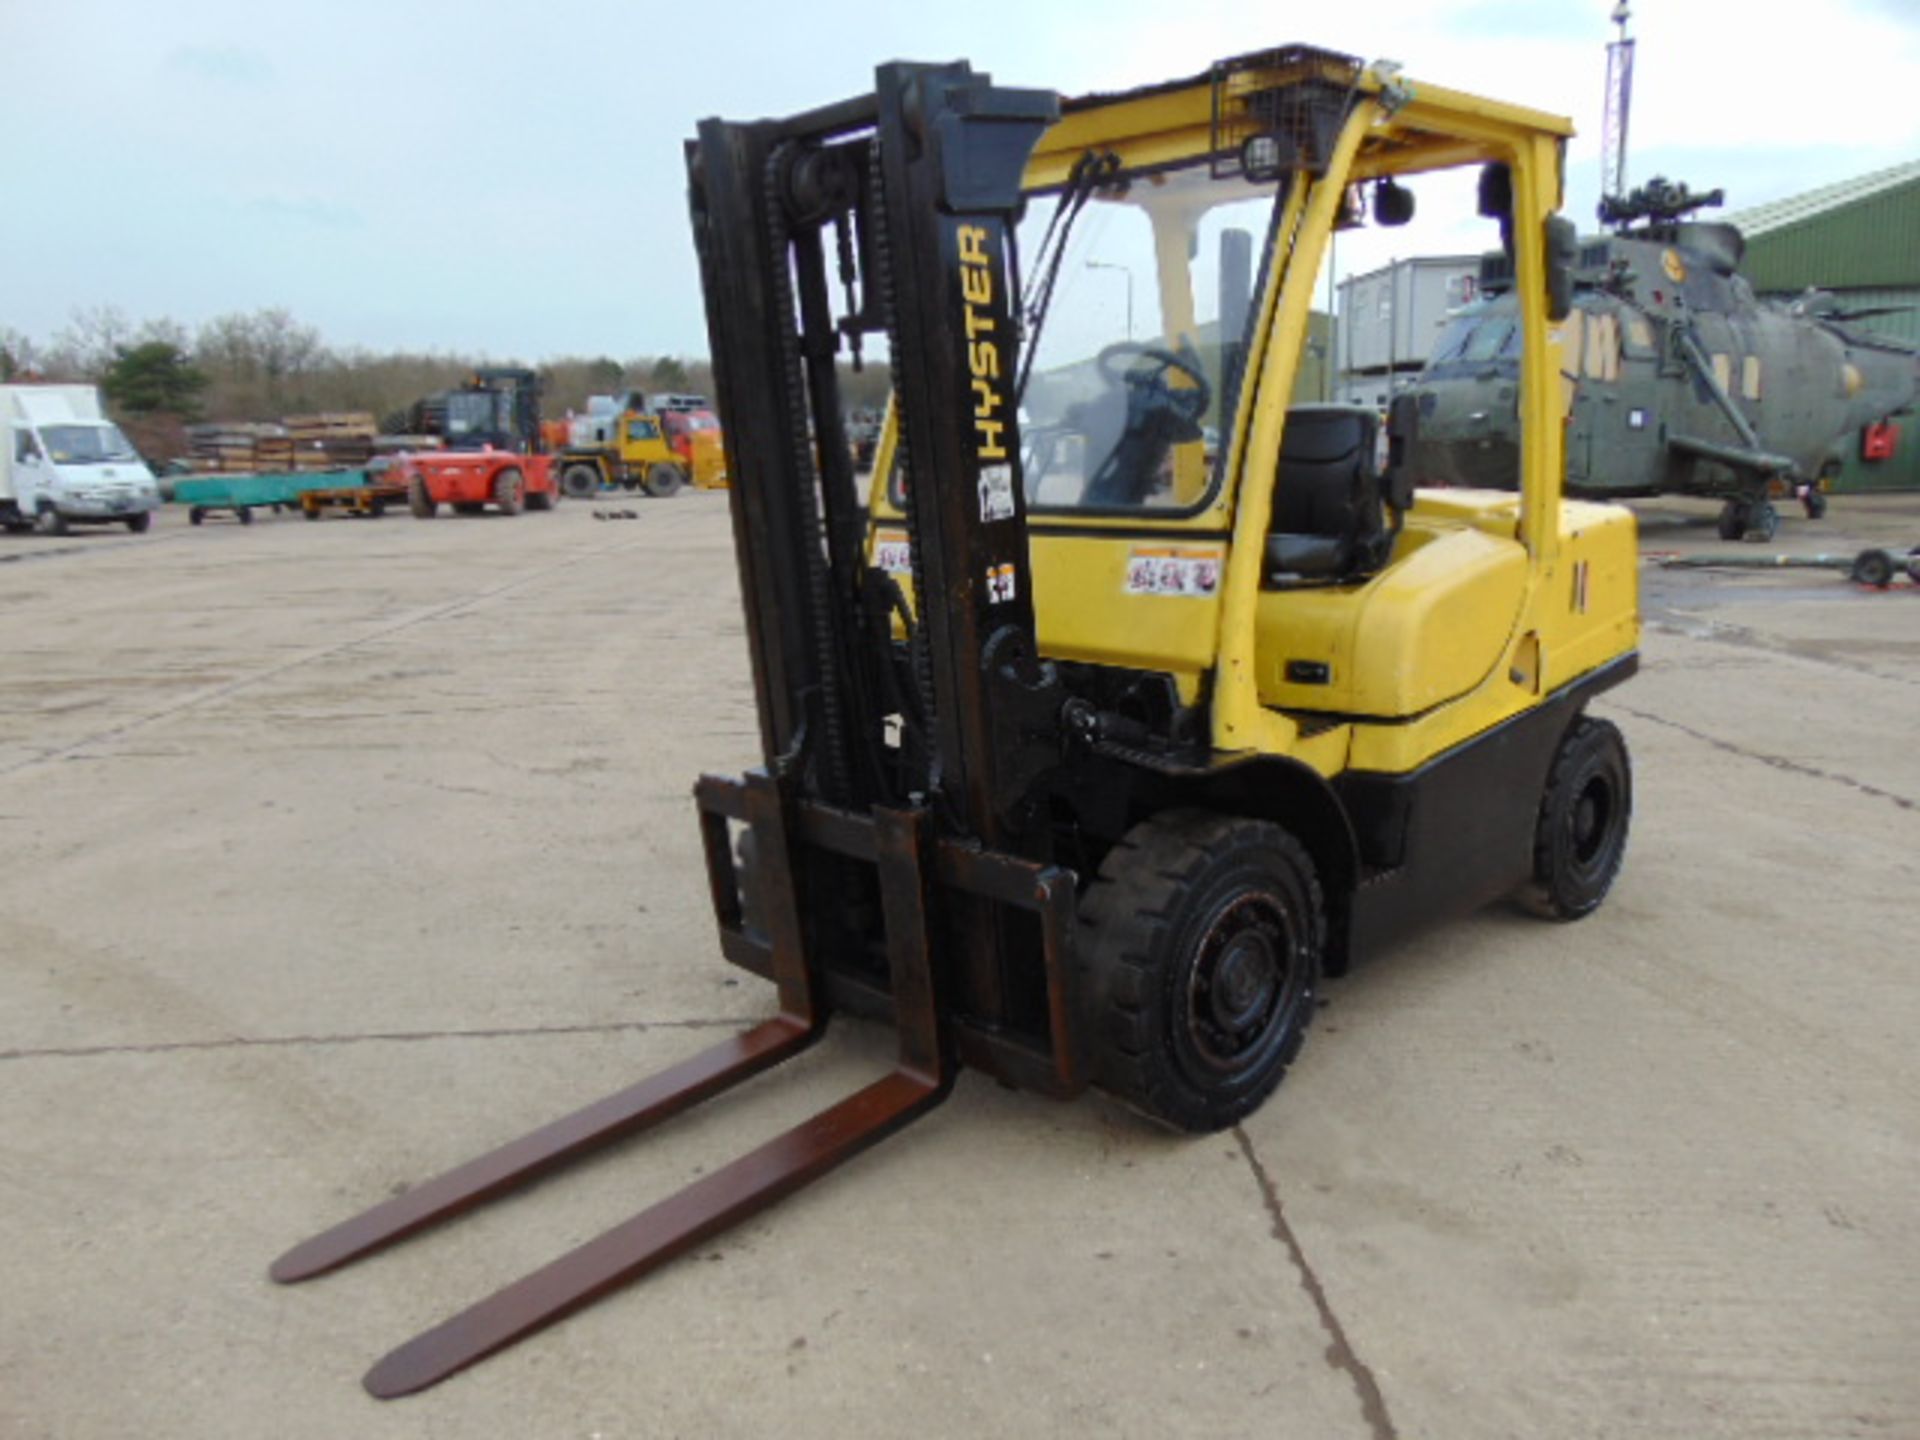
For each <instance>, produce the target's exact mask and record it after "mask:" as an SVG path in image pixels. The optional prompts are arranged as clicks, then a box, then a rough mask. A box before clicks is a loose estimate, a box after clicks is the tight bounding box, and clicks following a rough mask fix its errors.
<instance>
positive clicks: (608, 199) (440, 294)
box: [0, 0, 1920, 360]
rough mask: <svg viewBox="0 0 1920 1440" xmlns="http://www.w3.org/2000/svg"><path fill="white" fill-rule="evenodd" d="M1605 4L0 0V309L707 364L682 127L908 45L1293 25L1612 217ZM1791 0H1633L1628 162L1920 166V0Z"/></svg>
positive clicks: (1713, 176) (1698, 175) (13, 313)
mask: <svg viewBox="0 0 1920 1440" xmlns="http://www.w3.org/2000/svg"><path fill="white" fill-rule="evenodd" d="M1610 8H1611V4H1610V0H1479V3H1448V0H1371V3H1365V4H1360V3H1353V4H1345V5H1327V4H1318V5H1311V6H1309V5H1298V6H1288V5H1253V4H1248V3H1245V0H1231V3H1215V0H1162V3H1158V4H1147V3H1141V0H1016V3H1008V0H969V3H967V4H965V5H954V6H939V5H933V4H925V3H915V4H898V5H895V4H881V3H877V0H866V3H847V0H777V3H769V0H712V3H709V4H704V5H703V4H679V5H665V4H658V3H654V4H611V3H601V4H590V3H579V0H547V3H545V4H535V5H529V4H526V3H524V0H521V3H512V4H508V3H497V0H458V3H445V4H442V3H414V0H378V3H374V0H325V3H322V0H169V3H165V4H154V3H152V0H0V73H4V75H5V79H4V81H0V143H4V146H5V163H4V164H0V194H4V196H5V197H6V205H5V216H4V219H3V220H0V328H3V327H8V326H11V327H12V328H14V329H17V330H21V331H24V332H25V333H26V334H28V335H29V336H32V337H34V338H35V339H38V340H43V341H44V340H46V339H48V338H49V337H50V336H51V335H52V334H53V332H54V331H56V330H58V329H59V328H60V327H61V326H62V325H63V324H64V323H65V322H66V320H67V317H68V315H69V313H70V312H71V311H72V310H73V309H74V308H75V307H77V306H83V305H98V304H111V305H116V306H119V307H120V308H121V309H123V310H125V311H126V312H127V313H128V314H129V315H130V316H132V317H133V318H134V319H136V320H139V319H144V318H148V317H159V316H171V317H172V318H174V319H176V320H178V321H181V322H183V323H185V324H187V325H189V326H193V325H196V324H198V323H199V322H201V321H203V320H205V319H207V318H208V317H210V316H213V315H216V314H220V313H222V312H227V311H233V310H253V309H256V308H259V307H261V306H268V305H280V306H286V307H287V308H289V309H291V310H292V311H293V312H294V313H295V315H296V316H298V317H299V318H300V319H301V320H303V321H305V322H307V323H309V324H313V325H316V326H318V327H319V328H320V330H321V331H322V333H323V334H324V335H325V336H326V338H327V339H328V341H330V342H331V343H333V344H335V345H340V346H351V345H366V346H370V347H375V348H388V347H395V348H416V349H457V350H462V351H480V352H485V353H488V354H491V355H493V356H495V357H499V358H506V357H509V356H511V357H517V358H521V359H526V360H538V359H542V358H546V357H549V356H554V355H559V354H602V353H604V354H608V355H612V356H614V357H617V358H622V359H624V358H628V357H631V356H634V355H641V354H659V353H663V352H668V353H680V354H687V355H694V354H702V353H704V352H705V350H706V348H707V347H706V331H705V325H704V322H703V320H702V314H701V306H700V298H699V282H698V277H697V274H696V271H695V265H694V259H693V253H692V246H691V243H690V241H689V239H688V230H687V221H686V211H685V201H684V197H683V193H682V188H683V182H682V170H681V159H680V143H681V140H682V139H683V138H684V137H685V136H687V135H688V134H689V133H691V129H692V126H693V124H694V122H695V121H696V120H698V119H699V118H701V117H703V116H707V115H714V114H719V115H724V116H727V117H729V118H736V119H744V118H750V117H753V116H757V115H765V114H782V113H786V112H790V111H794V110H798V109H803V108H807V107H810V106H813V105H816V104H819V103H822V102H825V101H828V100H833V99H839V98H842V97H844V96H846V95H849V94H852V93H854V92H856V91H858V90H861V89H864V88H868V87H869V86H870V85H871V80H872V66H873V64H874V63H875V62H877V61H880V60H885V59H893V58H908V59H928V60H945V59H952V58H966V59H970V60H972V61H973V62H974V64H975V66H976V67H978V68H985V69H990V70H991V71H992V72H993V73H994V75H995V76H996V78H998V79H999V80H1001V81H1002V82H1005V83H1010V84H1019V85H1033V86H1046V87H1051V88H1054V89H1057V90H1061V91H1063V92H1065V93H1068V94H1074V93H1079V92H1083V91H1087V90H1096V89H1098V90H1109V89H1116V88H1123V87H1126V86H1129V85H1134V84H1140V83H1144V82H1148V81H1153V80H1159V79H1165V78H1169V77H1171V76H1175V75H1180V74H1186V73H1191V72H1195V71H1198V70H1201V69H1203V68H1204V67H1205V66H1206V65H1207V64H1209V63H1210V62H1211V61H1213V60H1215V59H1217V58H1221V57H1224V56H1228V55H1233V54H1238V53H1241V52H1244V51H1248V50H1253V49H1258V48H1262V47H1264V46H1268V45H1271V44H1275V43H1280V42H1285V41H1294V40H1299V41H1307V42H1311V43H1316V44H1321V45H1325V46H1328V47H1330V48H1334V49H1340V50H1345V51H1348V52H1351V53H1355V54H1360V55H1363V56H1365V57H1368V58H1379V57H1386V58H1391V59H1396V60H1399V61H1401V62H1403V63H1404V65H1405V66H1406V69H1407V73H1408V74H1409V75H1410V76H1412V77H1414V78H1415V79H1418V78H1421V77H1425V78H1427V79H1430V80H1432V81H1434V82H1435V83H1440V84H1446V85H1451V86H1456V87H1458V88H1462V89H1467V90H1475V91H1479V92H1481V93H1484V94H1488V95H1493V96H1497V97H1499V98H1502V99H1510V100H1515V101H1519V102H1523V103H1528V104H1532V105H1536V106H1539V107H1540V108H1542V109H1546V110H1551V111H1555V112H1558V113H1562V114H1568V115H1571V116H1572V117H1573V119H1574V121H1575V123H1576V124H1577V125H1578V127H1579V130H1580V135H1579V137H1578V138H1577V139H1576V140H1575V141H1574V144H1573V149H1572V151H1571V156H1570V162H1571V163H1570V168H1569V202H1570V204H1569V208H1570V211H1571V213H1572V214H1573V215H1574V216H1575V218H1576V219H1577V220H1578V221H1579V222H1580V223H1581V225H1582V227H1583V228H1587V227H1590V226H1591V224H1592V217H1593V204H1594V200H1595V197H1596V190H1597V175H1598V157H1597V150H1596V145H1597V138H1598V132H1599V121H1600V103H1601V93H1602V88H1603V81H1604V47H1605V44H1606V41H1607V39H1608V38H1609V35H1610V31H1611V27H1610V26H1609V24H1608V21H1607V16H1608V12H1609V10H1610ZM1785 13H1788V12H1786V11H1785V9H1784V7H1764V6H1743V7H1735V6H1729V5H1726V4H1723V3H1714V0H1639V3H1636V5H1635V16H1634V22H1633V28H1634V32H1635V34H1636V36H1637V37H1638V39H1639V42H1640V43H1639V57H1638V64H1637V73H1636V80H1635V89H1634V97H1633V126H1632V139H1633V151H1634V153H1633V158H1632V160H1631V162H1630V167H1631V173H1632V177H1633V178H1634V179H1636V180H1643V179H1645V178H1646V177H1647V176H1649V175H1651V174H1653V173H1655V172H1661V173H1665V174H1667V175H1669V176H1679V177H1682V178H1685V179H1686V180H1688V181H1689V182H1691V183H1692V184H1693V185H1694V186H1695V187H1696V188H1701V189H1705V188H1710V187H1712V186H1715V185H1720V186H1724V187H1725V188H1726V190H1727V192H1728V202H1729V207H1730V208H1738V207H1741V206H1745V205H1751V204H1758V203H1760V202H1762V201H1765V200H1770V199H1774V198H1777V197H1779V196H1782V195H1788V194H1792V193H1795V192H1796V191H1799V190H1804V189H1808V188H1811V187H1813V186H1817V185H1821V184H1825V183H1828V182H1830V181H1833V180H1838V179H1844V178H1846V177H1848V176H1850V175H1855V174H1859V173H1861V172H1863V171H1866V170H1871V169H1875V168H1878V167H1881V166H1885V165H1890V164H1895V163H1898V162H1900V161H1903V160H1908V159H1913V158H1915V157H1916V156H1920V103H1916V101H1915V97H1916V96H1917V95H1920V0H1826V3H1823V4H1821V5H1819V6H1806V7H1801V8H1800V9H1799V11H1798V12H1797V13H1798V14H1799V15H1801V16H1802V17H1804V18H1803V19H1802V21H1801V23H1800V26H1799V28H1797V29H1792V30H1789V29H1787V28H1784V27H1783V26H1782V24H1781V23H1780V21H1779V19H1778V18H1777V17H1780V16H1781V15H1783V14H1785ZM1729 14H1733V15H1738V16H1739V17H1740V19H1739V22H1738V24H1737V26H1734V27H1729V26H1727V25H1726V24H1724V23H1722V21H1721V19H1720V18H1718V17H1724V16H1727V15H1729ZM1428 208H1429V210H1431V208H1432V207H1431V206H1430V207H1428ZM1435 218H1437V217H1435ZM1424 228H1425V227H1423V229H1424ZM1370 243H1371V242H1366V243H1356V244H1355V245H1353V246H1351V247H1349V255H1350V256H1351V259H1352V260H1353V261H1354V262H1355V263H1364V262H1366V261H1368V260H1369V259H1371V258H1372V255H1373V252H1371V251H1370V250H1369V249H1368V245H1369V244H1370ZM1380 243H1381V244H1383V245H1392V244H1395V243H1399V244H1401V245H1404V240H1401V241H1398V242H1395V241H1391V240H1388V239H1387V238H1385V237H1381V241H1380ZM1480 243H1482V242H1480V241H1478V240H1476V241H1474V242H1473V243H1471V244H1468V245H1467V246H1466V247H1465V248H1469V249H1471V248H1478V247H1479V245H1480ZM1346 259H1348V257H1347V256H1343V261H1344V260H1346ZM1343 268H1346V267H1345V265H1344V264H1343Z"/></svg>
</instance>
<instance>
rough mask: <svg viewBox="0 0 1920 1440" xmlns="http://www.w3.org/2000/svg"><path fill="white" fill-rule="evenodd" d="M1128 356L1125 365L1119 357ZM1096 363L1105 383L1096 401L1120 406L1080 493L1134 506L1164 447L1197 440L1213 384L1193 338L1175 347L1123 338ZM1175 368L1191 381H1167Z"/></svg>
mask: <svg viewBox="0 0 1920 1440" xmlns="http://www.w3.org/2000/svg"><path fill="white" fill-rule="evenodd" d="M1122 360H1126V361H1128V362H1129V363H1127V364H1126V365H1125V366H1122V365H1121V364H1120V362H1121V361H1122ZM1095 367H1096V368H1097V369H1098V371H1099V373H1100V377H1101V378H1102V379H1103V380H1105V381H1106V382H1107V385H1108V386H1109V389H1108V392H1107V394H1108V396H1110V397H1112V398H1111V399H1103V400H1101V401H1100V402H1098V408H1099V409H1100V410H1102V411H1118V412H1121V413H1118V414H1114V415H1113V416H1112V417H1111V419H1110V420H1109V422H1108V423H1109V425H1112V421H1113V420H1117V421H1118V422H1119V423H1118V424H1117V425H1112V429H1111V431H1110V432H1109V433H1113V434H1114V438H1113V440H1112V441H1110V442H1108V443H1109V444H1110V446H1111V448H1110V449H1108V450H1106V451H1105V452H1104V454H1105V458H1104V459H1103V460H1102V461H1101V462H1100V465H1099V468H1098V469H1097V470H1096V471H1095V472H1094V474H1093V475H1092V476H1090V477H1089V478H1088V481H1087V488H1086V491H1085V492H1084V495H1083V501H1082V503H1084V504H1089V505H1138V504H1141V503H1143V502H1144V501H1145V499H1146V496H1147V494H1148V493H1149V491H1150V490H1151V487H1152V485H1153V483H1154V479H1155V477H1156V476H1157V475H1158V474H1159V471H1160V467H1161V464H1162V462H1163V461H1164V460H1165V458H1166V455H1167V452H1168V451H1169V450H1170V449H1171V448H1172V447H1173V446H1175V445H1180V444H1186V443H1189V442H1191V441H1195V440H1198V439H1200V437H1201V429H1200V417H1201V416H1202V415H1204V414H1206V413H1207V406H1208V404H1210V403H1211V401H1212V399H1213V389H1212V387H1211V386H1210V385H1208V384H1207V376H1206V371H1205V370H1204V369H1202V368H1201V364H1200V357H1199V356H1198V355H1197V354H1195V353H1194V350H1193V346H1192V344H1191V343H1187V344H1183V345H1182V346H1181V347H1180V349H1179V351H1177V352H1176V351H1173V350H1167V349H1163V348H1161V347H1158V346H1152V345H1141V344H1138V343H1136V342H1134V341H1132V340H1123V341H1120V342H1119V343H1118V344H1114V345H1109V346H1107V347H1106V349H1104V350H1102V351H1101V352H1100V353H1099V355H1098V356H1096V357H1095ZM1175 370H1177V371H1179V372H1180V374H1182V375H1184V376H1186V377H1187V378H1188V379H1189V380H1191V381H1192V382H1193V383H1192V385H1191V386H1187V385H1179V386H1176V385H1171V384H1169V383H1168V381H1167V376H1168V372H1169V371H1175Z"/></svg>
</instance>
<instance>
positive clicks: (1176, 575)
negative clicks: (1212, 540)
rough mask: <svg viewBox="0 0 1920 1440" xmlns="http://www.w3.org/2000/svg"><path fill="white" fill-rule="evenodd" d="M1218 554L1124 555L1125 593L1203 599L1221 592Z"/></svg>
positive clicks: (1142, 552)
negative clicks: (1125, 560)
mask: <svg viewBox="0 0 1920 1440" xmlns="http://www.w3.org/2000/svg"><path fill="white" fill-rule="evenodd" d="M1220 561H1221V552H1220V551H1218V550H1186V549H1180V548H1177V547H1171V546H1170V547H1167V548H1165V549H1136V550H1130V551H1128V552H1127V579H1126V586H1125V589H1126V593H1127V594H1129V595H1192V596H1199V597H1202V598H1204V597H1206V596H1209V595H1214V594H1217V593H1218V592H1219V589H1220Z"/></svg>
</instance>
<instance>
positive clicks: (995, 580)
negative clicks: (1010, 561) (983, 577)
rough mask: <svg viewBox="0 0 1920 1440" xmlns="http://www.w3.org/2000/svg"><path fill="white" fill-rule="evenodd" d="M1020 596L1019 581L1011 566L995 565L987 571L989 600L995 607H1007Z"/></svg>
mask: <svg viewBox="0 0 1920 1440" xmlns="http://www.w3.org/2000/svg"><path fill="white" fill-rule="evenodd" d="M1019 596H1020V585H1019V581H1018V580H1017V579H1016V577H1015V575H1014V569H1013V566H1011V565H995V566H992V567H991V568H989V569H988V571H987V600H988V602H989V603H991V604H994V605H1005V604H1007V603H1008V602H1009V601H1012V600H1017V599H1018V598H1019Z"/></svg>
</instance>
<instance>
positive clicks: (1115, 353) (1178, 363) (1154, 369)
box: [1094, 340, 1212, 415]
mask: <svg viewBox="0 0 1920 1440" xmlns="http://www.w3.org/2000/svg"><path fill="white" fill-rule="evenodd" d="M1127 357H1131V361H1130V363H1129V364H1128V365H1126V366H1125V367H1124V368H1121V367H1120V366H1118V365H1116V363H1115V362H1116V361H1118V360H1121V359H1123V358H1127ZM1142 360H1150V361H1152V362H1153V363H1152V365H1151V366H1145V365H1141V364H1140V363H1139V362H1140V361H1142ZM1094 364H1095V366H1096V367H1097V368H1098V369H1099V371H1100V378H1101V379H1102V380H1105V381H1106V382H1107V383H1108V384H1109V385H1116V386H1117V385H1136V386H1140V385H1154V386H1160V387H1163V388H1165V389H1168V390H1172V389H1173V387H1172V386H1170V385H1167V383H1166V380H1165V378H1164V377H1165V375H1166V373H1167V372H1168V371H1169V370H1178V371H1179V372H1180V373H1181V374H1182V375H1184V376H1186V377H1187V378H1188V379H1189V380H1191V381H1193V388H1192V389H1191V390H1188V389H1186V388H1185V387H1182V388H1181V389H1180V390H1178V391H1175V393H1176V394H1181V395H1188V394H1192V395H1198V396H1199V397H1200V403H1199V405H1198V406H1197V407H1195V409H1194V412H1193V413H1194V414H1195V415H1198V414H1200V413H1201V412H1202V411H1204V410H1205V409H1206V408H1207V401H1208V400H1210V399H1211V398H1212V395H1211V392H1210V390H1209V388H1208V386H1207V372H1206V370H1205V369H1204V368H1203V367H1202V366H1201V364H1200V357H1199V356H1198V355H1195V354H1194V353H1193V347H1192V346H1191V345H1183V346H1181V347H1180V349H1179V350H1177V351H1176V350H1167V349H1164V348H1162V347H1160V346H1158V345H1142V344H1140V343H1139V342H1138V341H1136V340H1119V341H1116V342H1114V343H1113V344H1111V345H1109V346H1107V348H1106V349H1104V350H1102V351H1101V352H1100V353H1099V355H1097V356H1096V357H1095V358H1094Z"/></svg>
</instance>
